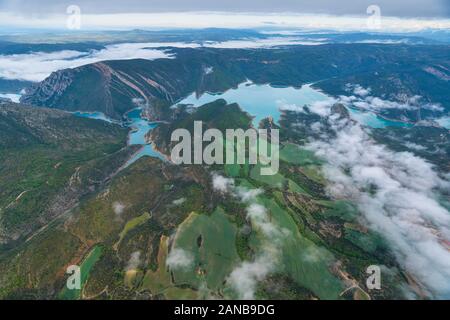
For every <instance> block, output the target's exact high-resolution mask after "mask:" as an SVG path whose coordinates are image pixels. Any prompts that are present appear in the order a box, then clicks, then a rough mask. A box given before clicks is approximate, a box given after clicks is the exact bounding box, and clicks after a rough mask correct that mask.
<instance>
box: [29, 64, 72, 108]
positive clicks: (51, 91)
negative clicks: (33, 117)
mask: <svg viewBox="0 0 450 320" xmlns="http://www.w3.org/2000/svg"><path fill="white" fill-rule="evenodd" d="M76 72H77V71H75V70H72V69H67V70H60V71H56V72H53V73H52V74H51V75H50V76H49V77H48V78H46V79H45V80H44V81H42V82H40V83H37V84H33V85H32V86H31V87H29V88H28V89H27V90H26V93H25V95H23V96H22V98H21V101H22V103H26V104H32V105H37V106H46V105H51V104H52V103H54V102H56V101H58V99H59V98H60V97H61V96H62V95H63V93H64V92H65V90H66V89H67V88H68V87H69V86H70V85H71V84H72V81H73V79H74V76H75V73H76Z"/></svg>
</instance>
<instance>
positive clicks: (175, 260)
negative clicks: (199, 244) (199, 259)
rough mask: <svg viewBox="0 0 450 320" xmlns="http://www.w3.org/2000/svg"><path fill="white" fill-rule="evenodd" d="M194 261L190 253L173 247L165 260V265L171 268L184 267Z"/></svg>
mask: <svg viewBox="0 0 450 320" xmlns="http://www.w3.org/2000/svg"><path fill="white" fill-rule="evenodd" d="M193 263H194V257H193V256H192V254H191V253H190V252H188V251H186V250H184V249H180V248H173V249H172V250H171V251H170V253H169V255H168V257H167V260H166V265H167V266H169V267H170V268H171V269H173V270H176V269H185V268H188V267H190V266H192V264H193Z"/></svg>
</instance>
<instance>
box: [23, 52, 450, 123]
mask: <svg viewBox="0 0 450 320" xmlns="http://www.w3.org/2000/svg"><path fill="white" fill-rule="evenodd" d="M168 50H169V52H170V53H171V54H172V56H173V58H172V59H158V60H154V61H148V60H125V61H107V62H101V63H95V64H92V65H87V66H83V67H79V68H76V69H70V70H62V71H58V72H55V73H53V74H52V75H51V76H50V77H48V78H47V79H46V80H44V81H43V82H42V83H40V84H37V85H34V86H32V87H31V88H29V89H28V92H27V94H26V95H24V96H23V97H22V102H24V103H30V104H34V105H39V106H41V105H44V106H49V107H52V108H60V109H64V110H71V111H74V110H83V111H101V112H104V113H105V114H107V115H109V116H111V117H113V118H116V119H120V118H121V117H122V115H123V114H124V113H125V112H127V111H128V110H130V109H132V108H134V107H135V106H136V105H135V104H134V103H133V102H132V100H133V99H139V100H140V103H141V104H143V105H149V106H151V108H150V110H151V116H152V117H153V118H154V119H168V118H170V111H169V110H168V109H167V106H168V105H171V104H173V103H174V102H176V101H178V100H179V99H181V98H183V97H185V96H187V95H188V94H190V93H192V92H197V93H198V94H201V93H203V92H206V91H208V92H219V91H220V92H222V91H225V90H227V89H229V88H232V87H235V86H236V85H237V84H239V83H241V82H243V81H244V80H246V79H249V80H251V81H253V82H255V83H258V84H265V83H270V84H272V85H283V86H295V87H298V86H301V85H302V84H305V83H314V82H318V81H319V82H318V83H316V84H315V86H317V87H319V88H321V89H323V90H324V91H325V92H327V93H329V94H331V95H336V96H337V95H340V94H343V93H345V88H346V84H348V83H351V84H360V85H362V86H364V87H370V88H371V91H372V93H373V94H374V95H375V96H377V97H382V98H384V99H390V100H393V101H398V102H406V101H407V100H408V99H409V98H411V97H413V96H416V95H420V96H422V97H423V103H424V104H425V103H435V104H440V105H441V106H442V107H443V109H442V110H421V114H420V115H419V114H418V111H417V110H412V111H408V110H406V111H405V110H398V109H395V108H393V109H391V110H387V111H385V112H386V114H385V116H388V117H390V118H399V119H400V118H406V119H409V120H411V121H417V120H418V117H419V116H421V117H426V116H438V115H442V114H446V113H447V112H448V110H450V99H449V97H448V95H446V94H445V93H446V92H449V91H450V82H449V81H448V76H449V71H448V70H450V61H449V58H448V57H449V56H450V47H449V46H407V45H364V44H348V45H343V44H335V45H321V46H299V47H296V46H290V47H285V48H281V49H274V50H264V49H260V50H254V49H252V50H242V49H226V50H224V49H209V48H199V49H174V48H172V49H168Z"/></svg>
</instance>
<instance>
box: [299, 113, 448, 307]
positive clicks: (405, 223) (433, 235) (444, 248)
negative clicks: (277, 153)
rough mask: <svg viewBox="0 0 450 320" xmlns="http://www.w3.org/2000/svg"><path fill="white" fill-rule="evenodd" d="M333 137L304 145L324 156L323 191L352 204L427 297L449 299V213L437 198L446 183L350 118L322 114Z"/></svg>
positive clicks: (429, 167) (427, 166) (421, 162)
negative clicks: (326, 116)
mask: <svg viewBox="0 0 450 320" xmlns="http://www.w3.org/2000/svg"><path fill="white" fill-rule="evenodd" d="M328 124H329V126H330V128H331V129H332V130H333V132H334V135H333V136H327V137H325V138H324V139H320V140H316V141H313V142H310V143H309V145H308V146H307V147H308V148H309V149H310V150H313V151H314V152H315V153H316V154H317V155H318V156H320V157H322V158H324V159H326V160H327V164H326V165H324V167H323V170H324V173H325V176H326V178H327V179H328V180H329V182H330V185H329V187H328V192H329V194H330V195H331V196H332V197H334V198H338V199H349V200H351V201H353V202H355V203H356V204H357V205H358V207H359V210H360V212H361V213H362V214H363V216H364V218H365V219H366V220H367V222H368V223H369V225H370V227H371V228H372V229H373V230H375V231H377V232H379V233H381V234H383V235H384V237H385V238H386V239H387V240H388V241H389V244H390V246H391V248H392V250H393V252H394V253H395V254H396V256H397V259H398V261H399V262H400V263H401V264H402V265H403V267H404V268H405V269H406V270H407V271H408V272H409V273H410V274H412V275H413V276H414V278H416V279H417V280H418V281H419V282H420V283H421V284H422V285H423V286H425V288H427V289H428V290H429V292H430V295H433V296H435V297H440V298H449V297H450V282H449V281H448V279H450V250H449V243H450V228H449V226H450V213H449V211H448V210H447V209H446V208H445V207H444V206H443V205H441V203H440V202H439V194H442V193H444V192H448V190H449V187H450V185H449V183H448V182H447V181H446V180H444V179H443V178H442V177H440V176H439V175H438V174H437V173H436V172H435V170H434V167H433V166H432V165H431V164H429V163H428V162H426V161H425V160H423V159H421V158H419V157H417V156H415V155H413V154H412V153H408V152H394V151H391V150H390V149H388V148H386V147H385V146H383V145H380V144H378V143H376V142H375V141H374V140H373V139H372V138H371V137H370V134H369V133H368V132H367V131H366V129H364V128H363V127H361V126H360V125H359V124H357V123H355V122H351V121H348V120H345V119H344V120H342V119H337V118H335V117H329V118H328Z"/></svg>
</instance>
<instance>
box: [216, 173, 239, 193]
mask: <svg viewBox="0 0 450 320" xmlns="http://www.w3.org/2000/svg"><path fill="white" fill-rule="evenodd" d="M212 183H213V189H214V190H216V191H219V192H221V193H226V192H228V191H230V189H231V188H232V187H234V181H233V179H229V178H225V177H224V176H221V175H219V174H213V179H212Z"/></svg>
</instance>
